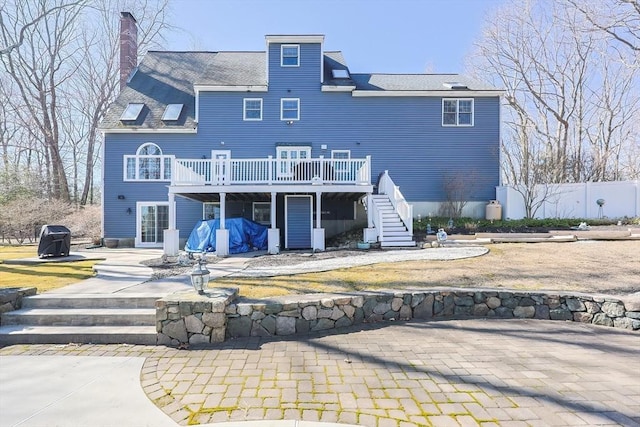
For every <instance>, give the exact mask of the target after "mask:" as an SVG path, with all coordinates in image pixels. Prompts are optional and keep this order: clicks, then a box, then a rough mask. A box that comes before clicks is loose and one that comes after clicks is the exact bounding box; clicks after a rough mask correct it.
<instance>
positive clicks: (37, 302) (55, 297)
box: [22, 293, 165, 308]
mask: <svg viewBox="0 0 640 427" xmlns="http://www.w3.org/2000/svg"><path fill="white" fill-rule="evenodd" d="M164 295H165V294H160V293H158V294H136V293H130V294H122V295H117V294H56V293H44V294H38V295H34V296H31V297H27V298H25V299H24V300H23V301H22V307H23V308H154V307H155V302H156V301H157V300H159V299H160V298H162V297H163V296H164Z"/></svg>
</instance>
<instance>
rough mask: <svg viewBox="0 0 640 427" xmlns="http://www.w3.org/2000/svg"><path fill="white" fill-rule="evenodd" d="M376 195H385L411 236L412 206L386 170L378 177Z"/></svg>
mask: <svg viewBox="0 0 640 427" xmlns="http://www.w3.org/2000/svg"><path fill="white" fill-rule="evenodd" d="M378 193H379V194H386V195H387V197H389V201H390V202H391V205H393V208H394V209H395V210H396V212H397V213H398V215H399V216H400V219H401V220H402V222H403V223H404V226H405V227H407V230H408V231H409V233H410V234H413V205H410V204H409V203H407V201H406V200H405V198H404V196H403V195H402V193H401V192H400V187H398V186H397V185H396V184H395V183H394V182H393V180H392V179H391V177H390V176H389V171H387V170H385V171H384V173H383V174H382V176H381V177H380V182H379V183H378Z"/></svg>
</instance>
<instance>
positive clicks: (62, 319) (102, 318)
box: [2, 308, 156, 326]
mask: <svg viewBox="0 0 640 427" xmlns="http://www.w3.org/2000/svg"><path fill="white" fill-rule="evenodd" d="M155 321H156V310H155V308H128V309H127V308H125V309H122V308H73V309H71V308H61V309H55V308H23V309H20V310H16V311H10V312H8V313H4V314H3V315H2V325H25V326H31V325H40V326H154V325H155Z"/></svg>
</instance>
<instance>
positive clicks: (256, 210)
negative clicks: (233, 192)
mask: <svg viewBox="0 0 640 427" xmlns="http://www.w3.org/2000/svg"><path fill="white" fill-rule="evenodd" d="M253 220H254V221H255V222H257V223H259V224H263V225H270V224H271V203H270V202H253Z"/></svg>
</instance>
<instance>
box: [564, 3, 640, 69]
mask: <svg viewBox="0 0 640 427" xmlns="http://www.w3.org/2000/svg"><path fill="white" fill-rule="evenodd" d="M565 1H567V2H568V3H569V4H570V5H571V6H572V7H573V8H575V9H576V10H577V11H579V12H580V13H581V14H582V15H583V16H584V18H585V19H586V20H587V21H588V22H589V24H590V27H591V28H592V29H594V30H596V31H600V32H602V33H604V34H606V35H607V36H609V37H610V38H611V39H612V40H614V41H615V42H617V43H619V44H621V45H622V46H624V47H625V48H628V49H630V50H631V51H633V52H634V54H635V55H636V58H637V55H640V2H639V1H638V0H565Z"/></svg>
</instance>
